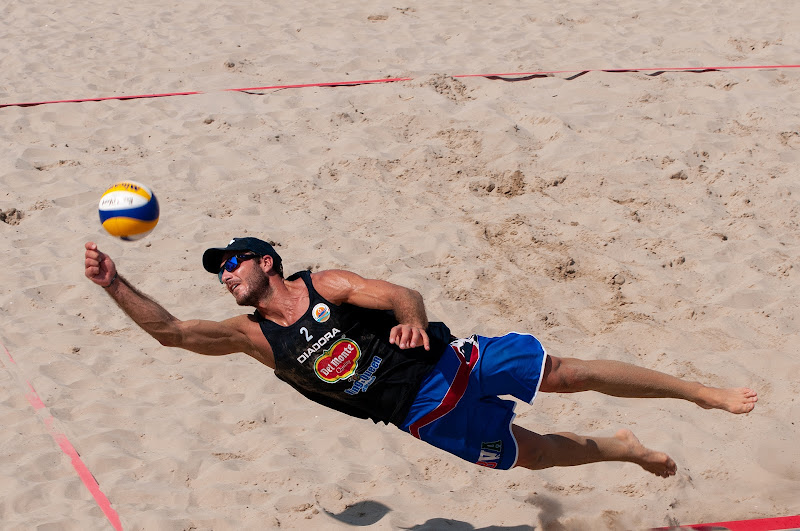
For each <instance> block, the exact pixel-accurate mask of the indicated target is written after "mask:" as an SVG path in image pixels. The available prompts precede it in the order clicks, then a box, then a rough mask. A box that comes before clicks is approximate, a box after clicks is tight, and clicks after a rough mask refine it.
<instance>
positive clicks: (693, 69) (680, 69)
mask: <svg viewBox="0 0 800 531" xmlns="http://www.w3.org/2000/svg"><path fill="white" fill-rule="evenodd" d="M781 68H800V65H762V66H751V65H743V66H692V67H664V68H594V69H583V70H542V71H539V72H511V73H504V74H459V75H455V76H453V77H454V78H467V77H485V78H488V79H497V78H505V77H517V78H522V77H529V76H548V77H549V76H552V75H555V74H580V75H583V74H587V73H589V72H608V73H623V72H713V71H719V70H773V69H781ZM575 77H577V76H575ZM412 79H413V78H410V77H395V78H384V79H366V80H361V81H331V82H323V83H301V84H292V85H270V86H266V87H249V88H231V89H224V92H247V91H251V90H278V89H290V88H308V87H341V86H354V85H367V84H374V83H395V82H398V81H411V80H412ZM573 79H574V77H573ZM196 94H205V93H204V92H200V91H191V92H167V93H162V94H137V95H132V96H106V97H99V98H79V99H71V100H52V101H35V102H27V103H0V109H2V108H4V107H34V106H36V105H49V104H54V103H85V102H90V101H107V100H135V99H147V98H167V97H171V96H191V95H196Z"/></svg>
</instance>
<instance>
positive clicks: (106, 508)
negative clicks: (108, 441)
mask: <svg viewBox="0 0 800 531" xmlns="http://www.w3.org/2000/svg"><path fill="white" fill-rule="evenodd" d="M0 346H2V347H3V350H5V352H6V356H7V357H8V360H9V362H11V367H10V368H14V369H15V371H16V372H15V374H14V375H13V376H14V377H15V379H17V381H18V382H20V381H21V380H24V381H25V385H26V386H27V390H26V392H25V398H27V399H28V402H29V403H30V405H31V406H32V407H33V410H34V411H35V412H36V413H39V412H42V413H43V415H42V416H39V415H37V416H39V418H41V419H42V422H44V425H45V427H46V428H47V431H48V432H49V433H50V436H51V437H52V438H53V440H54V441H55V442H56V444H57V445H58V446H59V448H61V451H62V452H64V454H66V456H67V457H69V458H70V461H71V462H72V467H73V468H74V469H75V472H77V473H78V477H79V478H81V481H83V484H84V485H86V488H87V489H89V492H90V493H91V494H92V496H93V497H94V500H95V502H97V505H98V506H99V507H100V509H101V510H102V511H103V514H105V515H106V518H108V521H109V522H111V525H112V526H113V527H114V529H115V530H116V531H122V523H121V522H120V519H119V515H118V514H117V512H116V511H115V510H114V509H113V508H112V507H111V502H110V501H108V498H107V497H106V495H105V494H103V491H101V490H100V485H99V484H98V483H97V480H96V479H95V477H94V476H93V475H92V473H91V472H90V471H89V468H88V467H87V466H86V464H85V463H84V462H83V460H82V459H81V457H80V454H78V451H77V450H76V449H75V447H74V446H72V443H70V442H69V439H67V436H66V435H64V433H63V432H62V431H60V430H59V429H58V427H57V426H56V419H55V418H54V417H53V415H51V414H50V412H49V410H48V409H47V406H45V404H44V401H42V399H41V398H40V397H39V393H37V392H36V389H34V387H33V385H31V383H30V382H29V381H28V380H25V378H24V377H22V376H20V374H18V372H19V368H18V366H17V362H16V361H14V358H13V357H12V356H11V353H10V352H9V351H8V349H7V348H6V347H5V345H3V344H2V343H0ZM0 365H3V364H2V363H0Z"/></svg>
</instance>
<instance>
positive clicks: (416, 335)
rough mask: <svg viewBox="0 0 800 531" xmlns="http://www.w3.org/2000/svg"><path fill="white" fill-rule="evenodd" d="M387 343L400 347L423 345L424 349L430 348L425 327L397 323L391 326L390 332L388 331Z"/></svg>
mask: <svg viewBox="0 0 800 531" xmlns="http://www.w3.org/2000/svg"><path fill="white" fill-rule="evenodd" d="M389 343H392V344H393V345H397V346H398V347H400V348H402V349H406V348H415V347H425V350H430V349H431V342H430V339H428V333H427V332H425V329H424V328H420V327H418V326H411V325H407V324H399V325H397V326H395V327H394V328H392V330H391V332H389Z"/></svg>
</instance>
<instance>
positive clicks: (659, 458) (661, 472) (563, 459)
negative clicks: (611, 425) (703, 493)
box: [511, 424, 677, 478]
mask: <svg viewBox="0 0 800 531" xmlns="http://www.w3.org/2000/svg"><path fill="white" fill-rule="evenodd" d="M511 430H512V432H513V433H514V437H515V438H516V439H517V446H518V448H519V456H518V458H517V464H516V466H521V467H525V468H528V469H530V470H541V469H543V468H550V467H554V466H576V465H585V464H588V463H598V462H601V461H625V462H628V463H635V464H637V465H639V466H641V467H642V468H644V469H645V470H647V471H648V472H651V473H653V474H655V475H656V476H661V477H664V478H666V477H669V476H674V475H675V471H676V470H677V466H676V465H675V461H673V460H672V458H671V457H670V456H668V455H667V454H665V453H663V452H658V451H655V450H650V449H649V448H645V447H644V446H643V445H642V443H640V442H639V439H637V438H636V436H635V435H634V434H633V433H631V432H630V431H629V430H619V431H618V432H617V433H616V434H615V435H614V436H613V437H582V436H580V435H575V434H574V433H552V434H549V435H539V434H538V433H534V432H532V431H530V430H526V429H525V428H522V427H520V426H517V425H516V424H512V425H511Z"/></svg>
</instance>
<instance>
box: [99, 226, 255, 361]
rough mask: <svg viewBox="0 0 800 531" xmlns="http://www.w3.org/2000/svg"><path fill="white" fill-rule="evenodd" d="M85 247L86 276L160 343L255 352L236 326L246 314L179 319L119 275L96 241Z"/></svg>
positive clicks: (198, 349)
mask: <svg viewBox="0 0 800 531" xmlns="http://www.w3.org/2000/svg"><path fill="white" fill-rule="evenodd" d="M85 247H86V253H85V274H86V277H87V278H88V279H89V280H91V281H92V282H94V283H95V284H97V285H99V286H102V287H103V288H104V289H105V291H106V293H108V295H109V296H110V297H111V298H112V299H114V302H116V303H117V305H118V306H119V307H120V308H121V309H122V310H123V311H124V312H125V313H126V314H127V315H128V316H129V317H130V318H131V319H132V320H133V321H134V322H135V323H136V324H137V325H139V327H140V328H141V329H142V330H144V331H145V332H147V333H148V334H150V335H151V336H153V338H155V339H156V340H157V341H158V342H159V343H161V344H162V345H164V346H168V347H180V348H184V349H186V350H191V351H192V352H197V353H199V354H207V355H223V354H231V353H233V352H245V353H248V354H251V355H252V354H253V353H254V352H255V350H256V347H255V346H254V345H253V344H252V342H251V341H250V340H249V339H248V337H247V336H246V334H244V332H242V331H241V327H240V326H239V324H240V323H239V321H240V320H241V319H242V317H244V318H246V316H240V317H238V318H233V319H228V320H226V321H222V322H216V321H202V320H191V321H181V320H179V319H177V318H176V317H175V316H173V315H172V314H171V313H169V312H168V311H167V310H166V309H165V308H164V307H163V306H161V305H160V304H158V303H157V302H156V301H154V300H153V299H151V298H150V297H148V296H147V295H145V294H144V293H142V292H141V291H139V290H138V289H136V288H135V287H133V286H132V285H131V284H130V283H129V282H128V281H127V280H125V278H123V277H122V276H121V275H119V273H118V272H117V267H116V265H115V264H114V261H113V260H112V259H111V258H110V257H109V256H108V255H107V254H105V253H103V252H101V251H100V250H99V249H98V248H97V245H96V244H94V243H93V242H88V243H87V244H86V246H85Z"/></svg>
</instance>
